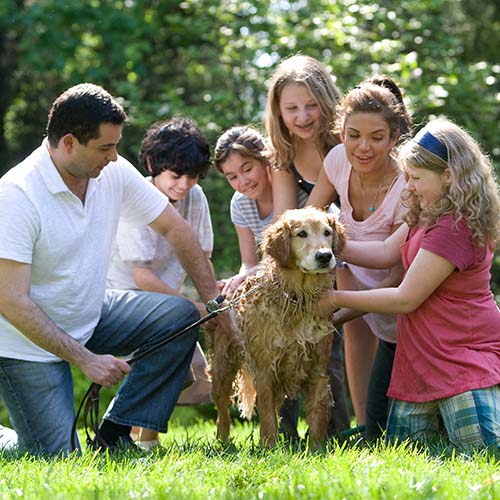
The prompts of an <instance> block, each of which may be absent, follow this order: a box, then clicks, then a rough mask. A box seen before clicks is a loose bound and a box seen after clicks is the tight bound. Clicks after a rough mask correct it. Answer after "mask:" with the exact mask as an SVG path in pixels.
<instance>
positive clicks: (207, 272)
mask: <svg viewBox="0 0 500 500" xmlns="http://www.w3.org/2000/svg"><path fill="white" fill-rule="evenodd" d="M150 227H151V228H152V229H154V230H155V231H157V232H159V233H160V234H162V235H163V236H164V237H165V238H166V239H167V240H168V242H169V243H170V245H171V247H172V248H173V249H174V252H175V255H176V257H177V258H178V259H179V262H180V263H181V265H182V267H183V268H184V269H185V271H186V272H187V273H188V275H189V277H190V278H191V279H192V280H193V283H194V285H195V286H196V289H197V290H198V293H199V294H200V296H201V298H202V299H203V300H204V301H205V302H207V301H208V300H210V299H213V298H214V297H216V296H217V294H218V293H219V289H218V287H217V283H216V281H215V275H214V272H213V269H212V265H211V263H210V260H209V259H208V257H207V255H206V254H205V252H204V251H203V250H202V249H201V246H200V242H199V241H198V238H197V237H196V235H195V234H194V232H193V229H192V228H191V226H190V225H189V224H188V223H187V222H186V221H185V220H184V218H183V217H182V216H181V215H180V214H179V213H178V212H177V210H176V209H175V208H174V207H173V206H172V205H171V204H169V205H168V206H167V208H165V210H164V211H163V212H162V213H161V214H160V216H159V217H158V218H156V219H155V220H154V221H153V222H152V223H151V224H150Z"/></svg>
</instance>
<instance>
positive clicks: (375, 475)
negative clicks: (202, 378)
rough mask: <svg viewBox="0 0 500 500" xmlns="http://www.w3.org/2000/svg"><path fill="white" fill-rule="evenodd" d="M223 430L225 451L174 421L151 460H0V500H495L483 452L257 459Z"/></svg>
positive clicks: (402, 449)
mask: <svg viewBox="0 0 500 500" xmlns="http://www.w3.org/2000/svg"><path fill="white" fill-rule="evenodd" d="M232 430H233V436H234V440H233V443H232V445H231V446H228V447H223V446H221V445H219V444H218V443H217V442H216V440H215V426H214V424H213V422H210V421H206V420H205V421H198V422H196V423H194V424H193V425H190V426H188V427H184V426H182V425H181V424H180V423H179V421H178V420H176V419H175V418H174V419H173V420H172V422H171V425H170V430H169V432H168V433H167V434H166V435H163V436H162V445H163V447H164V448H163V449H162V450H159V451H157V452H155V453H153V454H150V455H139V454H135V455H134V454H129V455H125V454H122V455H119V456H111V457H110V456H107V455H102V454H96V453H92V452H90V451H88V450H85V451H84V453H83V455H82V457H80V458H73V457H70V458H66V459H57V460H55V459H54V460H47V459H41V458H38V459H35V458H32V457H30V458H29V457H20V456H15V455H10V456H9V455H4V456H3V457H0V499H2V500H3V499H35V498H36V499H50V500H57V499H92V498H95V499H124V498H131V499H144V498H155V499H175V500H177V499H237V498H238V499H239V498H244V499H288V498H304V499H305V498H321V499H323V498H332V499H341V498H351V499H363V498H397V499H407V498H419V499H420V498H436V499H476V498H478V499H494V498H500V459H499V457H498V456H497V457H496V458H495V457H494V456H493V455H492V454H488V453H487V452H484V451H483V452H474V453H470V454H458V453H454V452H453V451H452V450H451V449H449V448H447V447H446V446H445V445H444V444H439V443H436V444H434V445H433V446H432V447H427V448H422V449H420V450H417V449H416V447H415V446H411V445H401V446H398V447H389V446H384V445H377V446H374V447H371V448H368V447H360V446H356V445H354V444H352V443H345V444H343V445H339V444H336V443H334V444H331V445H329V446H328V447H327V448H326V449H325V450H322V451H312V450H309V449H308V448H307V445H305V444H304V445H302V446H299V447H298V448H299V449H296V450H292V449H290V448H289V447H287V446H285V445H280V446H278V447H277V448H275V449H274V450H272V451H266V450H262V449H260V447H259V446H258V445H257V443H258V428H257V426H256V425H253V424H248V423H246V424H239V423H237V424H236V425H235V426H234V427H233V429H232ZM302 430H303V429H302Z"/></svg>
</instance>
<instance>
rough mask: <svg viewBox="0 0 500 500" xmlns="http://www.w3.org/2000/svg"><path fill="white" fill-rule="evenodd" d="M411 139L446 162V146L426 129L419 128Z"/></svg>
mask: <svg viewBox="0 0 500 500" xmlns="http://www.w3.org/2000/svg"><path fill="white" fill-rule="evenodd" d="M413 140H414V141H415V142H416V143H417V144H419V145H420V146H422V147H423V148H425V149H427V151H430V152H431V153H434V154H435V155H436V156H439V158H441V159H442V160H444V161H445V162H448V150H447V149H446V146H445V145H444V144H443V143H442V142H441V141H439V140H438V139H437V138H436V137H434V136H433V135H432V134H431V133H430V132H428V131H427V130H425V129H422V130H420V132H419V133H418V134H417V135H416V136H415V138H414V139H413Z"/></svg>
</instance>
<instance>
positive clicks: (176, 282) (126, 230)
mask: <svg viewBox="0 0 500 500" xmlns="http://www.w3.org/2000/svg"><path fill="white" fill-rule="evenodd" d="M148 180H149V181H150V182H152V179H151V178H148ZM154 189H156V188H154ZM171 203H172V205H173V206H174V207H175V208H176V209H177V210H178V212H179V213H180V215H182V217H183V218H184V219H185V220H186V221H187V222H188V224H189V225H190V226H191V228H192V229H193V232H194V233H195V235H196V236H197V237H198V240H199V242H200V245H201V248H202V250H203V251H204V252H205V253H206V254H208V255H210V254H211V253H212V250H213V244H214V235H213V229H212V222H211V219H210V209H209V206H208V201H207V198H206V196H205V193H204V192H203V189H202V188H201V186H200V185H198V184H195V185H194V186H193V187H192V188H191V189H190V190H189V191H188V193H187V194H186V196H185V197H184V198H182V199H181V200H178V201H176V202H171ZM134 267H144V268H147V269H151V270H152V271H154V273H155V274H156V275H157V276H158V277H159V278H160V279H161V280H162V281H163V282H164V283H167V284H168V285H169V286H170V287H171V288H173V289H175V290H177V291H179V290H180V288H181V287H182V284H183V283H184V280H185V277H186V271H185V270H184V268H183V267H182V265H181V263H180V262H179V260H178V259H177V257H176V255H175V253H174V250H173V249H172V247H171V246H170V244H169V243H168V241H167V240H166V239H165V238H164V237H163V236H161V235H160V234H158V233H157V232H156V231H154V230H153V229H151V228H150V227H149V226H142V227H138V226H136V225H133V224H129V223H128V222H127V221H126V220H122V219H120V223H119V226H118V231H117V234H116V240H115V242H114V244H113V249H112V253H111V260H110V265H109V271H108V278H107V286H108V288H119V289H136V288H137V285H136V283H135V281H134V278H133V275H132V269H133V268H134Z"/></svg>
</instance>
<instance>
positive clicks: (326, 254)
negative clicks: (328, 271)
mask: <svg viewBox="0 0 500 500" xmlns="http://www.w3.org/2000/svg"><path fill="white" fill-rule="evenodd" d="M314 257H315V258H316V260H317V261H318V262H319V263H320V264H322V265H326V264H328V263H329V262H330V261H331V260H332V252H331V250H318V251H317V252H316V255H315V256H314Z"/></svg>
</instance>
